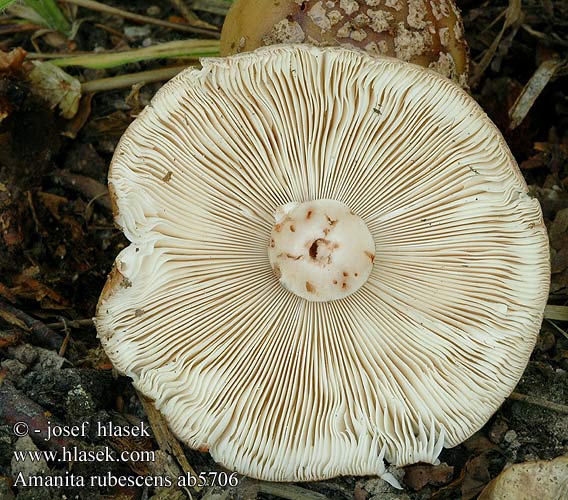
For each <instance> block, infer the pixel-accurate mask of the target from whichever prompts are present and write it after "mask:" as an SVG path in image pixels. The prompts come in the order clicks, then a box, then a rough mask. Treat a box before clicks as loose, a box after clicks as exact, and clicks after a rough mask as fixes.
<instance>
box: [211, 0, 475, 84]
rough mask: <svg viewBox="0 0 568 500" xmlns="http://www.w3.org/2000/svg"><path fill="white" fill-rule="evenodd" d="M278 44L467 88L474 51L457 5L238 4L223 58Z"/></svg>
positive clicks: (408, 0) (321, 0)
mask: <svg viewBox="0 0 568 500" xmlns="http://www.w3.org/2000/svg"><path fill="white" fill-rule="evenodd" d="M259 12H262V16H259V15H258V13H259ZM278 43H310V44H314V45H319V46H334V45H342V46H344V47H350V48H359V49H362V50H365V51H367V52H368V53H369V54H371V55H383V56H390V57H396V58H398V59H402V60H404V61H408V62H412V63H415V64H419V65H420V66H424V67H429V68H431V69H433V70H435V71H437V72H438V73H440V74H441V75H443V76H445V77H447V78H451V79H452V80H454V81H455V82H456V83H459V84H460V85H461V86H462V87H467V80H468V73H469V49H468V46H467V44H466V41H465V39H464V31H463V23H462V19H461V16H460V12H459V9H458V8H457V7H456V5H455V2H454V0H386V1H384V2H383V1H381V0H279V1H274V0H235V1H234V2H233V4H232V5H231V9H230V10H229V12H228V13H227V17H226V18H225V22H224V23H223V30H222V32H221V55H223V56H226V55H231V54H236V53H239V52H244V51H248V50H253V49H256V48H258V47H261V46H264V45H273V44H278Z"/></svg>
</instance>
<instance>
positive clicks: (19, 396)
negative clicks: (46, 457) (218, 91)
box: [0, 380, 73, 450]
mask: <svg viewBox="0 0 568 500" xmlns="http://www.w3.org/2000/svg"><path fill="white" fill-rule="evenodd" d="M0 422H3V423H4V424H8V425H9V426H14V427H13V429H14V432H15V433H16V434H17V435H23V433H24V432H25V431H26V429H27V432H29V436H30V437H31V438H32V439H33V440H34V441H35V442H36V443H37V444H39V445H40V446H41V447H47V448H49V449H50V450H60V449H61V448H62V447H63V446H67V447H68V448H69V447H70V446H72V444H73V442H72V441H71V440H70V439H69V438H67V437H63V436H54V435H52V436H51V439H49V440H48V439H46V438H47V427H48V425H49V424H48V422H51V425H52V426H55V425H61V422H59V421H58V419H57V418H56V417H53V416H50V417H47V416H46V411H45V410H44V409H43V408H42V407H41V406H40V405H38V404H37V403H36V402H35V401H32V400H31V399H29V398H28V397H27V396H26V395H25V394H24V393H23V392H20V391H19V390H18V389H16V388H15V387H14V386H13V385H12V384H11V383H9V382H7V381H6V380H4V381H3V382H0Z"/></svg>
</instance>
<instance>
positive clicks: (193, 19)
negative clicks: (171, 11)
mask: <svg viewBox="0 0 568 500" xmlns="http://www.w3.org/2000/svg"><path fill="white" fill-rule="evenodd" d="M170 3H171V4H172V5H173V6H174V7H175V8H176V9H177V10H178V11H179V13H180V14H181V15H182V16H183V17H184V18H185V19H186V20H187V21H188V22H189V23H191V24H194V25H195V26H201V27H203V28H209V29H216V28H215V26H213V25H212V24H209V23H207V22H205V21H202V20H201V19H199V17H197V14H195V12H193V11H192V10H191V9H190V8H189V7H188V6H187V5H186V4H185V2H184V0H170Z"/></svg>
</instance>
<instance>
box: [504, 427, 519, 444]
mask: <svg viewBox="0 0 568 500" xmlns="http://www.w3.org/2000/svg"><path fill="white" fill-rule="evenodd" d="M516 439H517V433H516V432H515V431H514V430H513V429H511V430H510V431H507V432H506V433H505V436H504V437H503V440H504V441H505V442H506V443H509V444H510V443H513V442H514V441H516Z"/></svg>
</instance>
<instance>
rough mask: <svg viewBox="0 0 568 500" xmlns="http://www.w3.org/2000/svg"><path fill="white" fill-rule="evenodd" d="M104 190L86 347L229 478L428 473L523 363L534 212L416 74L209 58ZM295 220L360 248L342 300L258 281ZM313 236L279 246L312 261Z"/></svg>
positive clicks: (176, 87)
mask: <svg viewBox="0 0 568 500" xmlns="http://www.w3.org/2000/svg"><path fill="white" fill-rule="evenodd" d="M110 186H111V190H112V192H113V193H114V203H115V205H116V221H117V223H118V225H119V226H120V227H121V228H122V229H123V230H124V233H125V234H126V236H127V237H128V239H129V240H130V241H131V245H130V246H129V247H128V248H126V249H125V250H123V251H122V252H121V253H120V255H119V256H118V257H117V260H116V266H115V269H114V271H113V272H112V273H111V276H110V277H109V281H108V283H107V286H106V287H105V290H104V292H103V294H102V296H101V299H100V302H99V305H98V310H97V317H96V324H97V329H98V332H99V336H100V338H101V342H102V344H103V346H104V348H105V350H106V352H107V354H108V355H109V357H110V359H111V360H112V362H113V363H114V365H115V366H116V368H117V369H118V370H119V371H120V372H122V373H124V374H126V375H128V376H130V377H132V379H133V381H134V385H135V386H136V387H137V388H138V389H139V390H140V391H141V392H143V393H144V394H146V395H147V396H148V397H150V398H152V399H154V400H155V404H156V406H157V407H158V408H159V409H160V411H161V412H162V413H163V414H164V415H165V417H166V418H167V420H168V421H169V423H170V425H171V427H172V429H173V430H174V432H175V433H176V434H177V435H178V436H179V438H180V439H182V440H183V441H185V442H186V443H188V444H189V445H190V446H192V447H194V448H208V449H209V450H210V452H211V454H212V456H213V458H214V459H215V460H217V461H218V462H220V463H222V464H223V465H225V466H226V467H228V468H230V469H234V470H237V471H240V472H241V473H244V474H246V475H249V476H254V477H259V478H263V479H268V480H282V481H284V480H316V479H322V478H326V477H332V476H336V475H339V474H356V475H364V474H378V475H382V476H383V477H385V474H384V465H383V457H384V459H386V460H388V461H389V462H391V463H394V464H397V465H402V464H408V463H413V462H417V461H424V462H435V461H436V458H437V456H438V453H439V452H440V449H441V447H442V446H454V445H456V444H458V443H460V442H461V441H463V440H464V439H466V438H467V437H468V436H470V435H471V434H472V433H473V432H475V431H476V430H477V429H479V428H480V427H481V426H482V425H483V424H484V423H485V422H486V421H487V419H488V418H489V417H490V416H491V414H492V413H493V412H494V411H495V410H496V409H497V408H498V406H499V405H500V404H501V403H502V402H503V400H504V398H505V397H506V396H507V395H508V394H509V393H510V392H511V390H512V388H513V387H514V386H515V384H516V382H517V381H518V379H519V377H520V376H521V374H522V372H523V369H524V367H525V365H526V363H527V360H528V358H529V355H530V353H531V350H532V348H533V345H534V342H535V339H536V335H537V332H538V329H539V325H540V322H541V320H542V313H543V309H544V305H545V302H546V298H547V292H548V275H549V264H548V245H547V238H546V231H545V227H544V225H543V221H542V216H541V212H540V208H539V205H538V203H537V201H536V200H534V199H532V198H531V197H530V196H529V195H528V194H527V187H526V185H525V183H524V181H523V179H522V176H521V175H520V173H519V170H518V168H517V166H516V164H515V162H514V160H513V158H512V156H511V153H510V152H509V150H508V149H507V147H506V145H505V143H504V141H503V139H502V137H501V135H500V134H499V132H498V130H497V129H496V128H495V126H494V125H493V124H492V123H491V122H490V121H489V120H488V118H487V117H486V115H485V114H484V113H483V112H482V110H481V109H480V108H479V106H477V105H476V104H475V102H474V101H473V100H472V99H471V98H470V97H469V96H467V95H466V93H465V92H464V91H462V90H461V89H460V88H459V87H457V86H456V85H455V84H453V83H452V82H450V81H449V80H446V79H444V78H442V77H440V76H438V75H436V74H434V73H433V72H430V71H428V70H424V69H421V68H418V67H415V66H413V65H410V64H407V63H404V62H401V61H397V60H393V59H382V58H379V59H377V58H373V57H371V56H368V55H365V54H363V53H359V52H354V51H350V50H346V49H342V48H329V49H320V48H315V47H306V46H276V47H267V48H265V49H260V50H258V51H255V52H252V53H246V54H242V55H239V56H234V57H229V58H225V59H206V60H204V61H203V69H201V70H197V69H188V70H186V71H185V72H183V73H182V74H180V75H179V76H177V77H176V78H174V79H173V80H172V81H171V82H169V83H168V84H166V85H165V86H164V87H163V88H162V90H161V91H160V92H159V93H158V94H157V95H156V96H155V98H154V99H153V101H152V103H151V105H150V106H148V107H147V108H146V110H145V111H144V112H143V113H142V114H141V116H140V117H139V118H138V119H137V120H136V121H135V122H134V123H133V125H132V126H131V127H130V128H129V129H128V131H127V132H126V134H125V135H124V137H123V138H122V140H121V142H120V144H119V146H118V148H117V151H116V153H115V156H114V159H113V162H112V166H111V171H110ZM322 200H323V202H322ZM326 200H332V202H331V205H327V203H328V202H327V201H326ZM312 203H315V206H316V207H318V210H321V211H322V213H323V215H329V216H331V218H332V219H334V218H335V217H336V215H337V214H336V215H334V214H330V213H326V211H327V210H332V209H333V210H338V211H340V213H341V217H347V214H349V215H353V219H346V220H345V223H346V224H355V226H357V227H359V229H357V230H356V234H358V236H356V237H353V238H351V239H352V240H353V248H354V250H353V252H355V254H358V253H360V252H361V251H363V252H364V251H365V250H364V249H366V248H367V247H366V246H365V245H368V244H371V243H369V241H367V240H366V239H365V238H366V236H364V235H365V234H366V233H365V231H367V232H368V234H369V235H370V237H371V239H372V248H373V252H374V259H373V262H372V266H371V268H370V270H369V272H368V274H367V275H366V276H365V277H364V279H363V280H362V283H360V284H358V288H357V289H356V290H354V291H353V293H350V294H346V295H345V296H340V297H336V296H334V295H332V296H328V297H327V298H326V299H325V300H322V301H319V300H309V298H306V297H305V296H302V294H299V293H296V292H295V291H294V290H293V287H291V286H283V284H282V283H281V280H280V278H281V276H278V273H277V272H276V270H275V269H274V267H275V260H274V259H275V258H278V257H277V256H274V255H272V257H271V256H270V255H271V251H270V248H271V238H272V237H273V235H274V234H273V230H274V228H275V225H276V224H278V220H277V218H278V217H280V218H282V217H284V218H285V219H286V217H290V220H287V222H286V224H288V226H289V225H290V222H291V221H292V219H294V220H295V218H301V214H302V213H303V212H302V211H303V210H305V209H307V208H308V207H309V206H310V204H312ZM289 204H293V205H289ZM283 207H284V208H283ZM296 212H297V213H296ZM322 217H323V216H322ZM337 218H338V219H339V217H337ZM318 220H321V221H323V222H324V225H323V226H318V227H316V228H314V227H311V226H309V225H306V226H304V227H303V228H300V229H299V231H298V232H293V231H290V230H289V227H288V229H287V232H286V233H285V234H287V235H288V236H291V237H292V236H294V235H295V236H299V235H302V237H303V236H306V235H307V236H308V238H307V239H306V241H303V240H302V241H303V243H304V244H307V243H310V242H311V243H310V248H311V244H313V242H314V241H316V240H318V239H321V238H320V235H319V233H318V231H320V230H321V231H323V230H324V229H325V228H326V227H327V226H325V222H326V220H324V219H323V218H321V219H318ZM298 221H299V219H298ZM359 230H360V232H358V231H359ZM349 231H351V229H349V230H348V231H347V233H341V235H339V236H338V237H339V238H340V239H342V241H345V238H347V240H349V239H350V237H349V234H351V233H349ZM329 235H330V236H331V232H330V233H329ZM346 235H347V236H346ZM298 241H300V240H296V241H294V240H282V241H278V245H282V248H288V247H287V245H292V246H293V245H295V244H299V243H298ZM275 244H276V242H275ZM306 248H307V247H306ZM326 248H327V247H326ZM326 248H322V249H321V252H322V253H320V250H319V247H316V251H315V256H316V257H321V259H323V260H326V259H327V257H329V256H331V262H333V261H334V256H335V253H334V252H332V251H329V252H328V250H329V249H328V250H326ZM284 251H285V250H284ZM307 252H308V253H307V254H303V255H308V256H310V253H309V252H310V250H309V248H308V249H307ZM313 252H314V251H313V250H312V253H313ZM325 252H328V253H325ZM279 253H282V252H279ZM338 259H339V256H338ZM271 260H272V262H271ZM369 261H370V259H369ZM325 263H326V264H329V262H328V261H327V260H326V262H325ZM351 264H354V265H356V266H358V265H359V264H356V263H355V261H353V262H349V265H351ZM361 265H363V264H361ZM322 269H323V268H322ZM311 271H313V269H312V268H309V269H308V271H306V272H311ZM320 271H321V269H320ZM351 271H352V272H353V273H355V272H360V271H361V272H364V270H362V269H359V270H358V271H355V269H352V270H350V271H348V272H351ZM302 272H304V271H302V270H301V269H300V270H299V271H298V270H297V269H293V270H292V271H290V273H291V274H294V273H302ZM326 272H327V271H322V272H321V273H320V274H319V275H317V276H316V277H311V278H310V279H314V280H316V279H320V278H321V279H322V280H323V279H324V278H326V274H325V273H326ZM334 272H335V271H334V270H332V271H329V273H330V275H329V276H327V277H332V276H331V275H332V274H333V273H334ZM322 276H323V277H322ZM303 279H304V278H303V277H302V276H299V277H298V280H299V282H300V283H302V280H303ZM332 279H333V278H332ZM306 281H307V280H306ZM324 281H325V280H324ZM327 283H328V284H329V282H327ZM288 288H290V289H292V291H290V290H289V289H288Z"/></svg>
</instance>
